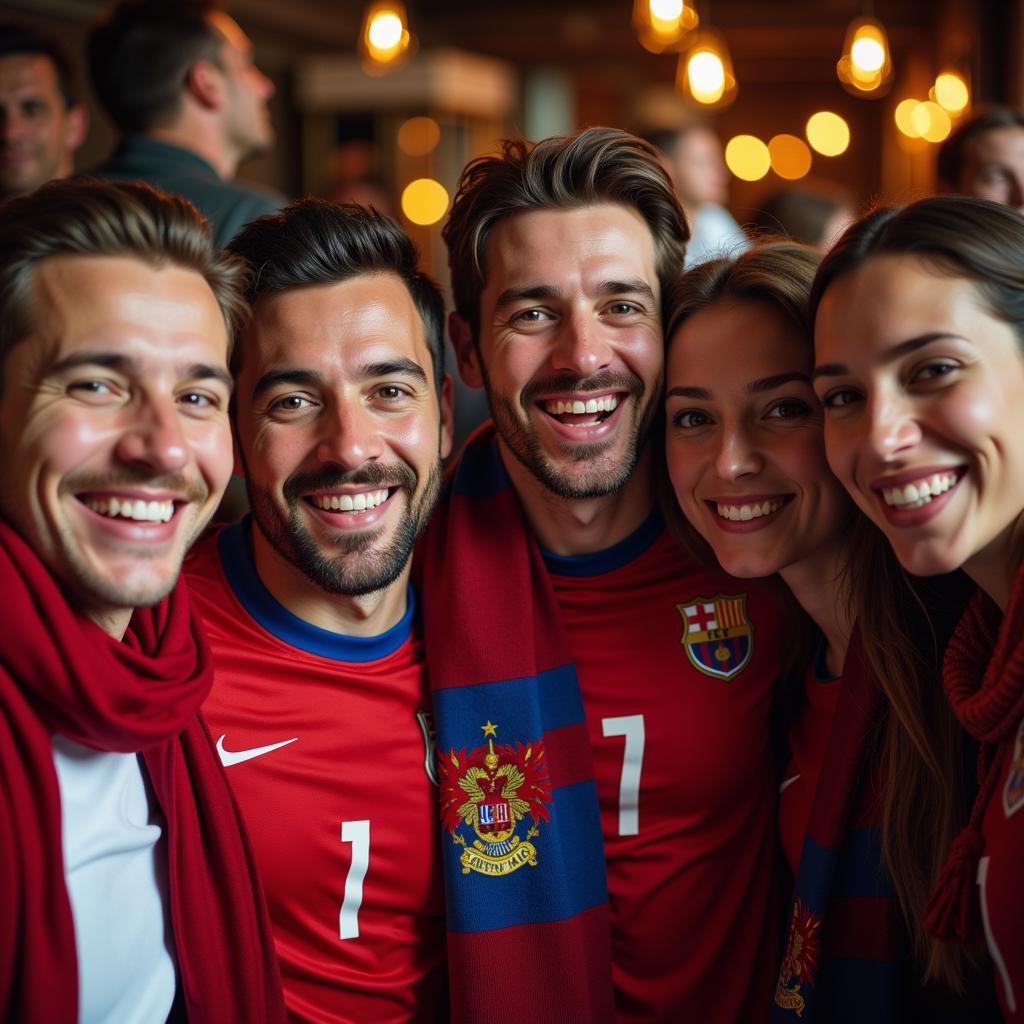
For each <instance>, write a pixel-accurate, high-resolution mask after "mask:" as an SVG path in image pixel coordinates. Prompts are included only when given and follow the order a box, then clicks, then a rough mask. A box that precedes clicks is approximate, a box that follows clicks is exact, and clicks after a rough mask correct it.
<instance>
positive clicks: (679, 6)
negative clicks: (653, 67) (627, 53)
mask: <svg viewBox="0 0 1024 1024" xmlns="http://www.w3.org/2000/svg"><path fill="white" fill-rule="evenodd" d="M698 21H699V19H698V17H697V12H696V11H695V10H694V8H693V6H692V5H691V4H687V3H686V2H685V0H634V3H633V30H634V31H635V32H636V35H637V38H638V39H639V40H640V45H641V46H643V47H644V49H646V50H650V51H651V53H664V52H665V51H666V50H671V49H675V48H677V47H678V46H679V44H680V42H681V41H682V39H683V37H684V36H685V35H686V34H687V32H691V31H693V29H695V28H696V27H697V23H698Z"/></svg>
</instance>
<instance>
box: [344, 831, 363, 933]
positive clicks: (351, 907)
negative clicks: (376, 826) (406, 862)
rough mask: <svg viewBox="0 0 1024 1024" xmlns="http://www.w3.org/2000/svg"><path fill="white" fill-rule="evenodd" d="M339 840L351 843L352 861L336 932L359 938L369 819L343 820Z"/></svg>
mask: <svg viewBox="0 0 1024 1024" xmlns="http://www.w3.org/2000/svg"><path fill="white" fill-rule="evenodd" d="M341 841H342V842H343V843H351V844H352V863H351V864H349V868H348V876H347V877H346V879H345V898H344V899H343V900H342V901H341V914H340V916H339V919H338V932H339V934H340V936H341V938H343V939H358V938H359V908H360V907H361V906H362V905H363V879H364V878H365V877H366V869H367V868H368V867H369V866H370V823H369V821H343V822H342V823H341Z"/></svg>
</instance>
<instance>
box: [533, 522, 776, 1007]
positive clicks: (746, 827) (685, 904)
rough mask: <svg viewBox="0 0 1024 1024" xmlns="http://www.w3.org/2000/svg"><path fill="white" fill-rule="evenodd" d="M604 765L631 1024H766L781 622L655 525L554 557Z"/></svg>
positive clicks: (620, 989) (622, 1003)
mask: <svg viewBox="0 0 1024 1024" xmlns="http://www.w3.org/2000/svg"><path fill="white" fill-rule="evenodd" d="M546 561H547V564H548V568H549V571H550V572H551V579H552V583H553V585H554V587H555V591H556V593H557V595H558V600H559V603H560V605H561V608H562V611H563V614H564V617H565V624H566V627H567V629H568V633H569V643H570V647H571V651H572V656H573V660H574V661H575V663H576V669H577V672H578V674H579V680H580V685H581V688H582V693H583V702H584V707H585V709H586V715H587V722H588V727H589V730H590V737H591V742H592V744H593V750H594V761H595V771H596V776H597V788H598V794H599V798H600V802H601V820H602V829H603V832H604V841H605V854H606V858H607V864H608V886H609V895H610V902H611V914H612V943H613V960H614V966H613V972H614V982H615V990H616V1008H617V1016H618V1019H619V1020H621V1021H645V1022H651V1021H666V1022H668V1021H673V1022H674V1021H701V1024H716V1022H720V1024H735V1022H737V1021H743V1022H744V1024H756V1022H758V1021H762V1020H766V1019H767V1017H768V1009H769V1006H770V1005H771V999H772V986H773V984H774V980H775V972H776V969H777V967H778V955H779V948H778V931H779V928H780V925H779V921H780V917H779V915H780V907H779V902H778V900H779V893H778V878H777V875H778V872H777V855H776V850H777V844H776V790H777V783H776V777H775V771H774V768H773V758H772V748H771V741H770V728H769V726H770V715H771V708H772V701H773V690H774V685H775V681H776V678H777V676H778V673H779V670H780V653H781V646H782V643H781V641H782V633H781V629H782V626H781V623H782V613H781V610H780V609H779V608H778V607H777V602H776V601H775V600H774V599H773V598H772V596H771V595H770V594H769V593H767V592H766V591H765V590H764V589H763V588H762V587H758V586H757V585H756V584H753V583H752V582H751V581H749V580H736V579H733V578H732V577H729V576H727V575H725V574H724V573H722V572H721V571H720V570H714V569H706V568H702V567H700V566H698V565H696V564H694V563H693V562H692V561H690V560H688V559H687V558H686V557H685V556H684V555H683V553H682V552H681V551H680V550H679V548H678V545H677V544H676V543H675V541H674V540H673V539H672V538H671V537H670V536H669V535H668V534H667V533H666V532H665V530H664V529H663V528H662V526H661V523H660V521H659V520H657V519H654V518H652V520H650V521H649V522H648V523H647V524H645V525H644V526H643V527H641V529H640V530H639V531H638V532H637V533H635V534H634V535H633V536H631V537H629V538H627V539H626V540H625V541H623V542H622V543H621V544H618V545H616V546H615V547H613V548H611V549H609V550H607V551H603V552H600V553H598V554H596V555H588V556H582V557H575V558H564V557H558V556H552V555H547V556H546Z"/></svg>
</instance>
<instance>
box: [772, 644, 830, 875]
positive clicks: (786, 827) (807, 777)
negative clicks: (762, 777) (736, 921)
mask: <svg viewBox="0 0 1024 1024" xmlns="http://www.w3.org/2000/svg"><path fill="white" fill-rule="evenodd" d="M842 687H843V681H842V679H835V678H831V679H830V678H828V677H827V676H825V675H824V674H823V672H822V671H821V666H816V665H813V664H812V665H809V666H808V667H807V672H806V674H805V678H804V699H803V703H802V705H801V707H800V712H799V714H798V715H797V718H796V721H795V722H794V723H793V727H792V728H791V729H790V731H789V755H790V756H789V763H788V764H787V766H786V770H785V771H784V772H783V773H782V785H781V786H780V787H779V838H780V839H781V840H782V849H783V852H784V853H785V854H786V860H787V862H788V863H789V869H790V871H792V873H793V874H794V875H795V874H796V872H797V868H799V867H800V854H801V851H802V850H803V846H804V836H805V835H806V834H807V823H808V822H809V821H810V818H811V807H812V805H813V804H814V794H815V793H816V792H817V791H818V778H819V776H820V775H821V766H822V764H823V763H824V761H825V751H826V750H827V749H828V738H829V735H830V734H831V732H832V722H833V720H834V719H835V717H836V708H837V707H838V706H839V694H840V692H841V691H842Z"/></svg>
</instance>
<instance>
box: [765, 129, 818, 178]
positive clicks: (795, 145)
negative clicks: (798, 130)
mask: <svg viewBox="0 0 1024 1024" xmlns="http://www.w3.org/2000/svg"><path fill="white" fill-rule="evenodd" d="M768 154H769V156H770V157H771V161H772V170H773V171H774V172H775V173H776V174H777V175H778V176H779V177H780V178H785V179H786V180H787V181H796V180H797V179H798V178H802V177H804V176H805V175H806V174H807V172H808V171H809V170H810V169H811V151H810V150H809V149H808V148H807V143H806V142H804V140H803V139H798V138H797V137H796V136H795V135H776V136H774V137H773V138H772V139H771V140H770V141H769V143H768Z"/></svg>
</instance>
